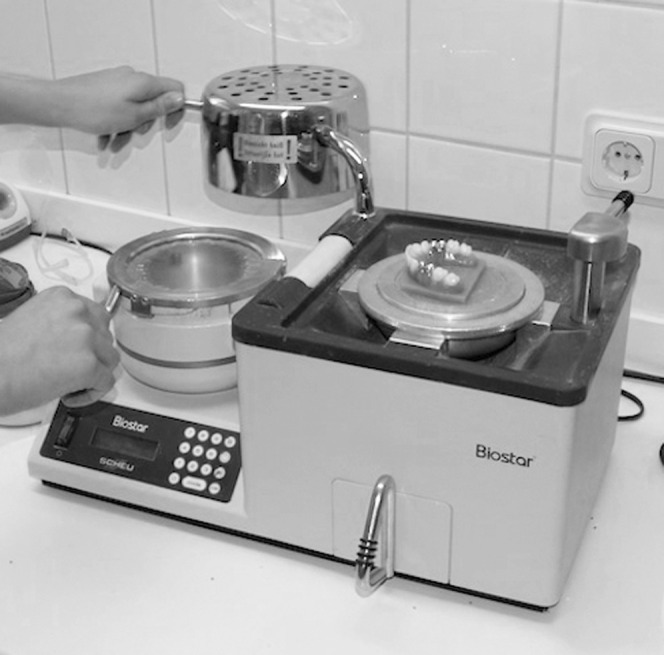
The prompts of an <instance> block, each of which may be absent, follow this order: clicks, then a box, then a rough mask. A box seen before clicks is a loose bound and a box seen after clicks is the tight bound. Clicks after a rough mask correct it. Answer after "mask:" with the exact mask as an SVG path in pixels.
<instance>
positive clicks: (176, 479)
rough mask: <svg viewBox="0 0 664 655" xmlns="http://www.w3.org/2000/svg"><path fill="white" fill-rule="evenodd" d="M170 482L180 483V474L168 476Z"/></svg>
mask: <svg viewBox="0 0 664 655" xmlns="http://www.w3.org/2000/svg"><path fill="white" fill-rule="evenodd" d="M168 481H169V482H170V483H171V484H177V483H178V482H180V474H179V473H171V474H170V475H169V476H168Z"/></svg>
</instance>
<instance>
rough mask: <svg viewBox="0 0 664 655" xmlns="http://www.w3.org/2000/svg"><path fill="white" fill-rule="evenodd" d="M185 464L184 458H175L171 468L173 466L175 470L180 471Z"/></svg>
mask: <svg viewBox="0 0 664 655" xmlns="http://www.w3.org/2000/svg"><path fill="white" fill-rule="evenodd" d="M185 464H186V462H185V459H184V457H176V458H175V459H174V460H173V466H174V467H175V468H176V469H182V468H184V465H185Z"/></svg>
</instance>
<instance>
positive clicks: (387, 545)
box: [355, 475, 396, 597]
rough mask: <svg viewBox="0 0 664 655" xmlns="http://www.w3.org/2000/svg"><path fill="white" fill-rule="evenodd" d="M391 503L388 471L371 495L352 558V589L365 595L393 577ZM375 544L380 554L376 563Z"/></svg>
mask: <svg viewBox="0 0 664 655" xmlns="http://www.w3.org/2000/svg"><path fill="white" fill-rule="evenodd" d="M395 506H396V488H395V484H394V480H393V479H392V477H391V476H389V475H382V476H381V477H380V478H378V481H377V482H376V484H375V486H374V489H373V493H372V495H371V501H370V503H369V512H368V514H367V520H366V523H365V526H364V533H363V535H362V537H361V538H360V544H359V548H358V553H357V559H356V561H355V565H356V566H355V589H356V591H357V593H358V594H359V595H360V596H363V597H366V596H369V595H370V594H372V593H373V592H374V591H375V590H376V589H377V588H378V587H380V585H382V584H383V583H384V582H385V581H386V580H388V579H389V578H392V577H394V542H395V535H394V530H395ZM379 530H380V535H379ZM379 537H380V541H379ZM379 547H380V554H381V556H382V557H381V562H380V563H379V565H378V566H376V563H375V560H376V555H377V554H378V550H379Z"/></svg>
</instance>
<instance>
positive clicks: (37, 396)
mask: <svg viewBox="0 0 664 655" xmlns="http://www.w3.org/2000/svg"><path fill="white" fill-rule="evenodd" d="M109 322H110V315H109V314H108V312H106V311H105V309H104V308H103V307H102V306H101V305H99V304H97V303H95V302H93V301H92V300H89V299H87V298H84V297H83V296H79V295H77V294H75V293H74V292H72V291H70V290H69V289H68V288H66V287H53V288H51V289H46V290H45V291H42V292H41V293H38V294H37V295H36V296H35V297H34V298H31V299H30V300H29V301H28V302H26V303H25V304H24V305H21V306H20V307H19V308H18V309H16V310H15V311H14V312H12V313H11V314H9V316H7V317H6V318H4V319H2V321H0V415H2V414H9V413H14V412H17V411H21V410H24V409H31V408H33V407H38V406H40V405H42V404H43V403H45V402H48V401H51V400H53V399H55V398H60V397H62V396H65V395H67V394H71V393H76V392H79V391H82V390H85V393H83V394H77V404H79V405H85V404H89V403H90V402H93V401H95V400H98V399H99V398H101V396H103V395H104V394H105V393H106V392H107V391H109V390H110V389H111V388H112V386H113V384H114V382H115V379H114V376H113V370H114V369H115V367H116V366H117V365H118V363H119V355H118V353H117V351H116V350H115V348H114V346H113V337H112V335H111V333H110V331H109Z"/></svg>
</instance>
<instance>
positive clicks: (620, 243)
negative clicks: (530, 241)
mask: <svg viewBox="0 0 664 655" xmlns="http://www.w3.org/2000/svg"><path fill="white" fill-rule="evenodd" d="M633 199H634V197H633V196H632V194H631V193H626V192H621V193H619V194H618V195H617V196H616V197H615V198H614V200H613V201H612V203H611V205H610V206H609V207H608V209H607V210H606V212H604V213H600V212H588V213H587V214H585V215H584V216H583V217H582V218H581V219H580V220H579V221H577V222H576V223H575V225H574V226H573V227H572V229H571V230H570V232H569V236H568V241H567V254H568V255H569V256H570V257H571V258H572V259H573V260H574V289H573V304H572V310H571V318H572V320H573V321H575V322H576V323H580V324H582V325H585V324H586V323H588V322H589V321H591V320H592V319H594V318H596V317H597V315H598V314H599V312H600V310H601V307H602V299H603V290H604V275H605V270H606V264H607V262H611V261H616V260H618V259H620V258H621V257H623V255H624V254H625V252H626V251H627V236H628V230H627V221H626V218H625V212H626V211H627V209H629V206H630V205H631V204H632V202H633Z"/></svg>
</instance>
